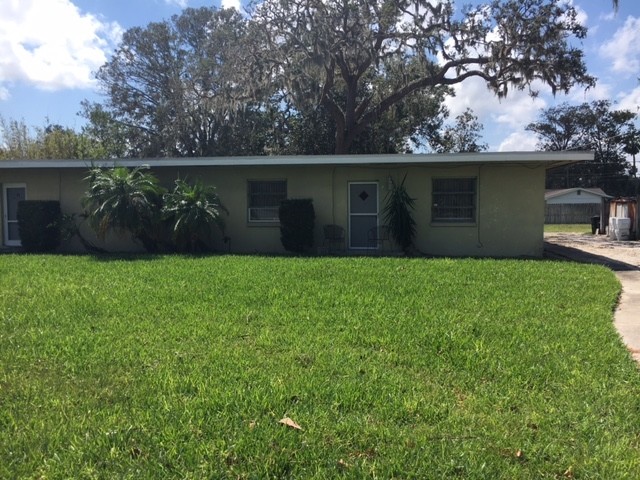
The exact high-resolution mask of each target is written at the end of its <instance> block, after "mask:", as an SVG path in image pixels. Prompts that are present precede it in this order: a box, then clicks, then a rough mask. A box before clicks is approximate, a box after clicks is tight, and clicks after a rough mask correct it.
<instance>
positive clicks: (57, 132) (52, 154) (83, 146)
mask: <svg viewBox="0 0 640 480" xmlns="http://www.w3.org/2000/svg"><path fill="white" fill-rule="evenodd" d="M102 152H103V150H102V148H101V146H100V143H99V140H97V139H94V138H91V137H89V136H86V135H84V134H83V133H77V132H76V131H75V130H73V129H71V128H68V127H63V126H62V125H52V124H48V125H46V126H45V127H35V128H30V127H29V126H27V125H26V123H25V122H24V121H23V120H20V121H18V120H5V119H4V118H2V117H1V116H0V159H3V160H36V159H37V160H50V159H72V158H80V159H82V158H84V159H97V158H102Z"/></svg>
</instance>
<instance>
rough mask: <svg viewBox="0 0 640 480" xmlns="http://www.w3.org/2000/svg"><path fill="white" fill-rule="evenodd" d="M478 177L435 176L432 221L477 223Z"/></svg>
mask: <svg viewBox="0 0 640 480" xmlns="http://www.w3.org/2000/svg"><path fill="white" fill-rule="evenodd" d="M476 190H477V178H434V179H433V180H432V200H433V201H432V204H431V205H432V207H431V221H432V222H437V223H475V221H476V199H477V191H476Z"/></svg>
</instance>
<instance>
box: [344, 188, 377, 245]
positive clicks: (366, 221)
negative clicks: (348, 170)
mask: <svg viewBox="0 0 640 480" xmlns="http://www.w3.org/2000/svg"><path fill="white" fill-rule="evenodd" d="M376 226H378V184H377V183H375V182H352V183H349V248H359V249H365V248H377V245H371V243H370V242H369V241H368V238H367V234H368V232H369V230H371V229H372V228H374V227H376Z"/></svg>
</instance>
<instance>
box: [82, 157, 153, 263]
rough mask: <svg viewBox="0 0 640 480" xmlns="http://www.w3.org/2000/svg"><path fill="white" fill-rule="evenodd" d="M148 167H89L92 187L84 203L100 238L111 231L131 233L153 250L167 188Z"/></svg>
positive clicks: (135, 238) (89, 179)
mask: <svg viewBox="0 0 640 480" xmlns="http://www.w3.org/2000/svg"><path fill="white" fill-rule="evenodd" d="M148 168H149V167H147V166H141V167H136V168H133V169H131V170H130V169H128V168H126V167H114V168H107V169H105V168H99V167H95V168H92V169H91V170H89V175H88V176H87V177H86V180H88V182H89V189H88V190H87V192H85V194H84V197H83V205H84V206H85V208H88V209H89V212H88V216H89V224H90V225H91V226H92V228H93V229H94V230H95V232H96V234H97V235H98V238H100V239H102V240H104V238H105V237H106V235H107V233H108V232H109V231H110V230H113V231H115V232H117V233H121V234H122V233H125V232H129V233H130V234H131V236H132V238H133V239H134V240H137V241H139V242H141V243H142V244H143V246H144V248H145V249H146V250H147V251H149V252H153V251H156V250H158V248H159V245H160V239H161V233H160V232H161V230H162V229H161V206H162V194H163V192H164V189H163V188H162V187H160V185H159V184H158V180H157V178H156V177H155V176H154V175H153V174H152V173H150V172H146V171H145V170H146V169H148Z"/></svg>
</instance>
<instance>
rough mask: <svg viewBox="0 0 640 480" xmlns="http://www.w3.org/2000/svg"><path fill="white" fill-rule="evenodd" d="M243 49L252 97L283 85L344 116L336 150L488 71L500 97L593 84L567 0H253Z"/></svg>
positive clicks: (290, 94) (309, 106)
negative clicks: (393, 115)
mask: <svg viewBox="0 0 640 480" xmlns="http://www.w3.org/2000/svg"><path fill="white" fill-rule="evenodd" d="M250 18H251V22H250V25H249V28H250V31H251V35H249V36H247V37H246V38H247V39H248V40H249V47H248V48H245V49H243V51H242V57H241V61H240V66H241V67H242V68H243V76H244V78H245V79H246V82H245V84H246V85H247V86H249V87H250V89H248V90H247V92H246V93H247V98H253V97H254V96H255V95H256V94H260V93H262V92H264V91H265V89H268V88H276V89H277V90H278V91H279V92H281V94H282V95H283V96H284V97H286V98H287V100H288V101H289V102H291V104H292V105H293V106H294V107H295V108H296V109H297V110H298V111H300V112H303V113H304V112H306V111H309V110H313V109H316V108H318V107H319V106H321V107H323V109H324V110H325V111H326V112H327V113H328V115H330V118H331V119H332V121H333V122H334V123H335V133H336V136H335V152H336V153H346V152H349V151H350V150H351V147H352V145H353V144H354V142H355V141H356V139H357V137H358V136H359V135H360V134H362V133H363V132H364V131H365V130H366V129H367V128H368V127H369V126H370V125H372V124H373V123H374V122H375V121H376V120H378V119H379V118H380V117H381V116H382V115H384V114H385V112H387V111H389V110H390V109H391V108H392V107H393V106H394V105H397V104H399V103H400V102H402V101H404V100H405V99H407V98H409V97H410V96H412V95H416V94H420V93H421V94H423V95H425V94H426V95H429V94H431V95H437V94H438V89H441V88H444V87H447V86H451V85H455V84H457V83H461V82H464V81H465V80H467V79H469V78H471V77H479V78H482V79H483V80H484V81H485V82H486V84H487V87H488V88H489V89H490V90H491V91H493V93H495V94H497V95H498V96H505V95H507V93H508V91H509V90H510V89H512V88H515V89H530V91H531V93H532V94H534V95H535V94H536V91H535V88H536V85H537V84H536V83H535V82H539V83H542V84H546V85H547V86H548V87H549V88H550V89H551V91H552V92H554V93H555V92H558V91H562V92H567V91H568V90H569V89H570V88H571V87H573V86H574V85H576V84H580V85H585V86H590V85H593V83H594V79H593V78H592V77H591V76H589V75H588V74H587V72H586V67H585V63H584V59H583V54H582V51H581V50H580V49H579V48H576V47H575V46H573V45H572V43H571V39H572V38H573V39H582V38H583V37H584V36H585V34H586V30H585V28H584V27H583V26H582V25H580V24H579V22H578V21H577V16H576V11H575V9H574V8H573V7H571V6H570V4H569V3H568V2H564V1H561V0H507V1H498V0H493V1H490V2H488V3H486V4H482V5H478V6H475V7H470V6H467V7H464V8H463V9H462V11H457V10H456V9H455V8H454V3H453V1H451V0H445V1H437V2H435V1H427V0H399V1H398V0H393V1H391V0H387V1H385V0H357V1H353V0H286V1H281V0H264V1H263V2H259V3H256V4H254V5H253V7H252V9H251V11H250Z"/></svg>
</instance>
